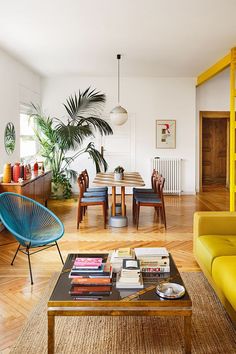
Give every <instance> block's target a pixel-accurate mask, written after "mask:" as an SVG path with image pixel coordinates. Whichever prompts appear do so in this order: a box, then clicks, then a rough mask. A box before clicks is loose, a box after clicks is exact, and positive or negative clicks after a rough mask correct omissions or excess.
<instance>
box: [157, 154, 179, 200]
mask: <svg viewBox="0 0 236 354" xmlns="http://www.w3.org/2000/svg"><path fill="white" fill-rule="evenodd" d="M181 161H182V159H179V158H164V157H163V158H154V159H153V160H152V167H153V168H155V170H157V171H158V172H159V173H160V174H162V176H163V177H164V178H165V187H164V193H165V194H179V195H180V194H181Z"/></svg>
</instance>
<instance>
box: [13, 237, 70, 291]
mask: <svg viewBox="0 0 236 354" xmlns="http://www.w3.org/2000/svg"><path fill="white" fill-rule="evenodd" d="M52 246H57V250H58V253H59V256H60V258H61V261H62V264H63V265H64V261H63V258H62V255H61V251H60V248H59V246H58V244H57V241H55V244H54V243H53V244H50V245H44V246H39V248H41V247H42V248H43V249H39V250H37V251H34V252H31V253H30V246H26V247H25V248H24V247H23V248H22V249H20V247H21V245H20V244H19V246H18V247H17V250H16V253H15V255H14V257H13V260H12V262H11V265H13V263H14V260H15V258H16V256H17V253H18V251H20V252H22V253H24V254H26V255H27V257H28V264H29V272H30V280H31V285H33V284H34V283H33V273H32V267H31V261H30V255H31V254H34V253H38V252H40V251H43V250H44V249H47V248H50V247H52ZM31 248H32V247H31ZM37 248H38V247H37Z"/></svg>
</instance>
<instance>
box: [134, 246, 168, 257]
mask: <svg viewBox="0 0 236 354" xmlns="http://www.w3.org/2000/svg"><path fill="white" fill-rule="evenodd" d="M134 251H135V254H136V257H137V258H138V259H139V258H140V257H163V256H165V257H168V256H169V253H168V251H167V249H166V248H165V247H147V248H145V247H143V248H135V249H134Z"/></svg>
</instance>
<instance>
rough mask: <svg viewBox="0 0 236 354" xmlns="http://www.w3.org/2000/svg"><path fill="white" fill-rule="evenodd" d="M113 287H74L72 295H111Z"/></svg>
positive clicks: (71, 291) (71, 290)
mask: <svg viewBox="0 0 236 354" xmlns="http://www.w3.org/2000/svg"><path fill="white" fill-rule="evenodd" d="M110 292H111V286H107V285H106V286H72V287H71V289H70V291H69V293H70V295H83V296H84V295H110Z"/></svg>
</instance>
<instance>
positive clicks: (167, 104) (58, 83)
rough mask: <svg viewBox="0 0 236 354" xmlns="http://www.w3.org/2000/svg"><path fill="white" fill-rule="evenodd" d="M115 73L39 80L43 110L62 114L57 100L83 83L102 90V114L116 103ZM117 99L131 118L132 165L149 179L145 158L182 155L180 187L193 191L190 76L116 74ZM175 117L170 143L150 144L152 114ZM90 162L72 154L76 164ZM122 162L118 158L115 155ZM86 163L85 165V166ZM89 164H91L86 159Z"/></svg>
mask: <svg viewBox="0 0 236 354" xmlns="http://www.w3.org/2000/svg"><path fill="white" fill-rule="evenodd" d="M116 80H117V79H116V78H115V77H93V78H90V77H79V76H67V77H56V78H48V79H43V80H42V106H43V109H44V111H45V113H47V114H51V115H55V116H58V117H62V116H63V115H64V116H65V110H64V108H63V106H62V103H63V102H65V100H66V98H67V97H68V96H69V95H70V94H73V93H74V92H78V91H79V89H80V90H84V89H85V88H87V87H88V86H91V87H92V88H97V89H98V90H100V91H101V92H103V93H105V94H106V95H107V103H106V107H105V112H104V116H105V117H107V116H108V115H109V112H110V110H111V109H112V108H114V106H115V105H116V104H117V99H116V98H117V92H116V88H117V81H116ZM121 104H122V105H123V106H124V107H125V108H126V109H127V110H128V112H129V114H131V115H132V117H134V118H135V137H136V147H135V167H136V170H137V171H139V172H140V173H141V175H142V176H143V178H144V179H145V182H146V183H147V185H149V180H150V171H151V158H153V157H155V156H161V157H170V156H173V157H180V158H183V160H184V161H183V186H182V187H183V191H184V193H195V79H194V78H149V77H147V78H145V77H135V78H132V77H129V78H122V79H121ZM156 119H176V124H177V127H176V133H177V137H176V149H168V150H167V149H164V150H162V149H158V150H157V149H156V147H155V145H156V142H155V139H156V134H155V120H156ZM89 164H91V162H88V160H83V162H81V160H78V161H77V163H76V168H77V170H78V171H79V170H81V169H83V168H85V167H87V166H88V165H89ZM121 164H122V161H121ZM85 165H86V166H85ZM90 166H91V165H90Z"/></svg>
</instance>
